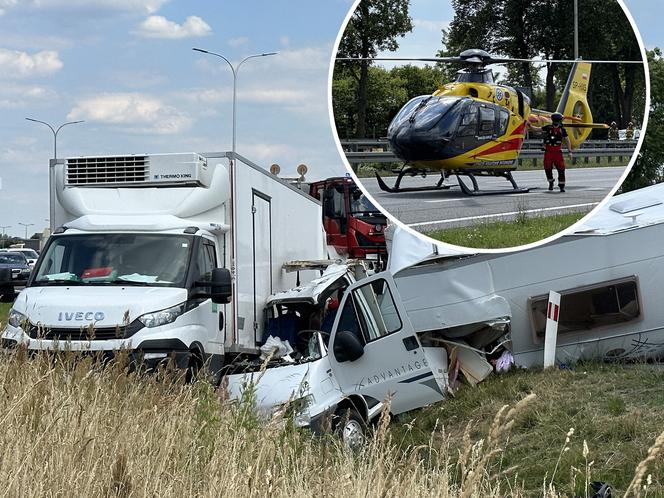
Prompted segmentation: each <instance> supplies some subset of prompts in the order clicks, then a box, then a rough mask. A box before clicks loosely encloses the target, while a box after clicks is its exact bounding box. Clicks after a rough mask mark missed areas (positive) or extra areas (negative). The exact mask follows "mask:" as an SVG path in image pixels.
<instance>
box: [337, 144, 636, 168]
mask: <svg viewBox="0 0 664 498" xmlns="http://www.w3.org/2000/svg"><path fill="white" fill-rule="evenodd" d="M341 146H342V147H343V149H344V151H345V154H346V158H347V159H348V162H350V163H351V164H361V163H398V162H401V161H400V160H399V159H398V158H397V157H396V156H395V155H394V153H393V152H392V151H391V150H390V145H389V143H388V142H387V140H347V141H343V142H341ZM635 150H636V140H586V141H585V142H584V143H583V144H582V145H581V147H580V148H578V149H576V150H575V151H574V157H573V159H572V164H577V163H578V161H579V159H583V162H584V164H589V163H590V160H591V158H593V157H594V158H595V162H596V163H599V162H600V159H601V158H602V157H606V158H608V162H609V163H611V162H613V159H614V158H617V160H618V161H619V162H621V163H624V162H625V159H627V160H629V159H630V158H631V157H632V155H633V154H634V151H635ZM543 157H544V150H543V149H542V141H541V140H526V141H525V142H524V143H523V147H522V148H521V152H520V153H519V165H521V163H522V161H523V160H524V159H528V160H531V161H532V162H533V166H537V160H538V159H542V158H543Z"/></svg>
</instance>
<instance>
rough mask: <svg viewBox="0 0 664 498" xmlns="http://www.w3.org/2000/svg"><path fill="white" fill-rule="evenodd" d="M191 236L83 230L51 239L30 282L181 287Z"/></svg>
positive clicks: (33, 283)
mask: <svg viewBox="0 0 664 498" xmlns="http://www.w3.org/2000/svg"><path fill="white" fill-rule="evenodd" d="M192 241H193V238H192V236H185V235H164V234H159V235H153V234H120V233H117V234H93V235H90V234H86V235H61V236H58V237H54V238H52V239H51V241H50V243H49V245H48V247H47V249H46V254H45V255H44V258H43V259H42V261H41V263H40V265H39V267H38V268H37V269H36V272H35V278H34V280H33V282H32V284H31V285H72V284H74V285H76V284H78V285H81V284H90V285H146V286H147V285H149V286H170V287H184V283H185V278H186V274H187V267H188V263H189V259H190V254H191V246H192Z"/></svg>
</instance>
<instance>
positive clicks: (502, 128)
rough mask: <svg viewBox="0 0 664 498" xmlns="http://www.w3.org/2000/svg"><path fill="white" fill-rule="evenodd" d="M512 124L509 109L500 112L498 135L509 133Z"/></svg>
mask: <svg viewBox="0 0 664 498" xmlns="http://www.w3.org/2000/svg"><path fill="white" fill-rule="evenodd" d="M509 122H510V113H509V111H508V110H507V109H501V110H500V111H499V112H498V135H504V134H505V133H507V125H508V124H509Z"/></svg>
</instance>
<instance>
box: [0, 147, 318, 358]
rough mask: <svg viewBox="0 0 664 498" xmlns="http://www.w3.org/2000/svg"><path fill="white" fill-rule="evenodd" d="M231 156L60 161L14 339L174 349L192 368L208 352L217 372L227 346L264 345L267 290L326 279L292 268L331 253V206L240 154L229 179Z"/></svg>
mask: <svg viewBox="0 0 664 498" xmlns="http://www.w3.org/2000/svg"><path fill="white" fill-rule="evenodd" d="M231 158H232V153H206V154H198V153H183V154H147V155H126V156H92V157H89V156H88V157H74V158H68V159H65V160H64V161H63V160H60V161H57V162H53V163H52V164H51V167H52V179H53V182H52V183H53V186H52V192H51V213H52V216H53V219H54V220H55V226H56V227H60V228H58V229H57V230H56V231H55V233H54V234H53V235H52V237H51V238H50V240H49V242H48V245H47V246H46V248H45V249H44V251H42V256H41V258H40V260H39V262H38V263H37V266H36V268H35V271H34V272H33V276H32V278H31V279H30V281H29V282H28V287H27V288H26V289H25V290H24V291H23V292H22V293H21V294H20V295H19V297H18V299H17V300H16V303H15V304H14V307H13V309H12V316H11V317H10V318H12V322H11V323H10V324H9V325H8V327H7V329H6V330H5V331H4V332H3V335H2V338H3V340H4V341H3V342H4V343H5V345H12V344H14V345H15V344H17V343H23V344H26V345H27V347H28V348H29V349H51V348H53V347H56V346H57V344H58V342H60V343H62V341H64V340H70V341H71V342H70V344H69V345H68V347H70V348H71V349H75V350H77V349H80V350H95V351H113V350H117V349H119V348H126V349H129V350H131V351H132V352H135V353H136V354H139V353H140V354H142V355H144V356H145V358H147V359H150V360H154V361H160V360H162V359H163V358H164V357H166V356H167V355H168V354H171V353H174V354H175V355H176V357H177V359H178V364H179V365H185V366H186V365H187V364H188V363H190V362H191V361H192V359H195V360H200V359H201V358H204V359H209V360H210V361H211V363H212V365H213V366H214V367H215V369H216V370H217V371H218V370H219V367H220V366H221V365H222V363H223V358H224V356H225V355H231V356H232V355H233V354H235V353H240V352H246V353H255V352H257V351H258V346H259V345H260V344H261V342H262V339H263V326H264V323H263V322H264V320H263V316H264V315H263V310H264V306H265V302H266V300H267V298H268V296H269V295H270V294H273V293H274V292H277V291H280V290H285V289H288V288H291V287H294V286H295V285H296V284H297V283H298V282H297V281H296V280H297V279H301V280H302V281H305V282H306V281H307V278H315V277H316V276H317V273H316V272H314V271H309V272H307V271H303V272H300V273H298V274H297V275H296V274H294V273H286V272H285V271H283V269H282V265H283V264H284V263H286V262H288V261H291V260H311V259H322V258H324V257H325V254H326V253H325V245H324V234H323V230H322V226H321V221H320V220H321V218H322V216H321V206H320V203H319V202H318V201H317V200H315V199H313V198H312V197H310V196H309V195H307V194H305V193H303V192H302V191H300V190H298V189H297V188H295V187H293V186H291V185H289V184H287V183H286V182H284V181H282V180H280V179H279V178H277V177H276V176H274V175H272V174H270V173H269V172H268V171H266V170H264V169H263V168H261V167H260V166H257V165H256V164H254V163H252V162H251V161H249V160H247V159H246V158H244V157H242V156H239V155H236V158H237V160H236V163H235V168H234V176H235V182H234V188H233V182H232V181H231V175H230V168H231V164H230V159H231ZM233 213H234V216H233ZM233 255H234V257H233ZM215 268H226V269H228V270H230V273H231V274H232V281H233V288H232V292H231V294H232V297H231V298H230V299H231V300H230V302H228V303H227V304H226V303H220V304H215V303H213V302H212V300H211V299H210V296H211V293H212V291H214V290H215V288H211V285H210V284H211V283H210V279H211V278H212V277H211V276H212V275H213V270H214V269H215ZM222 273H223V272H222ZM216 275H217V276H218V275H219V272H217V273H216ZM222 276H223V275H222ZM216 289H217V290H219V288H218V287H216ZM93 329H94V331H93V332H92V334H93V337H92V338H91V337H88V336H89V335H90V334H89V333H88V332H86V331H87V330H90V331H92V330H93Z"/></svg>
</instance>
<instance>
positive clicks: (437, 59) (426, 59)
mask: <svg viewBox="0 0 664 498" xmlns="http://www.w3.org/2000/svg"><path fill="white" fill-rule="evenodd" d="M336 60H338V61H420V62H460V63H463V62H466V60H464V59H461V58H460V57H337V58H336Z"/></svg>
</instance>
